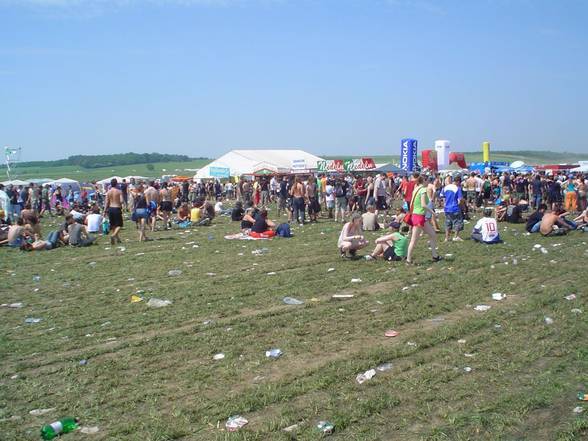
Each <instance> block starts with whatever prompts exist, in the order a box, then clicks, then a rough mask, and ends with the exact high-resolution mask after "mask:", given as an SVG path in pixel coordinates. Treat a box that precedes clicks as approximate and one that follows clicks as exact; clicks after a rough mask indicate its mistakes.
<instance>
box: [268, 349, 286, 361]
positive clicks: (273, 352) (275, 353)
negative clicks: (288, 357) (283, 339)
mask: <svg viewBox="0 0 588 441" xmlns="http://www.w3.org/2000/svg"><path fill="white" fill-rule="evenodd" d="M283 354H284V353H283V352H282V350H281V349H277V348H275V349H270V350H269V351H265V356H266V357H267V358H274V359H276V358H280V357H281V356H282V355H283Z"/></svg>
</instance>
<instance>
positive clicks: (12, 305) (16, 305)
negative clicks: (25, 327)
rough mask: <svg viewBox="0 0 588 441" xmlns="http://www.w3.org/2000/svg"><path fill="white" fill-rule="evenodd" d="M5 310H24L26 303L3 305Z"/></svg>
mask: <svg viewBox="0 0 588 441" xmlns="http://www.w3.org/2000/svg"><path fill="white" fill-rule="evenodd" d="M0 306H2V307H3V308H14V309H19V308H22V307H23V306H24V303H21V302H19V303H3V304H2V305H0Z"/></svg>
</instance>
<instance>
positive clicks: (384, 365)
mask: <svg viewBox="0 0 588 441" xmlns="http://www.w3.org/2000/svg"><path fill="white" fill-rule="evenodd" d="M392 367H393V365H392V363H382V364H380V365H378V366H377V367H376V370H377V371H379V372H386V371H389V370H390V369H392Z"/></svg>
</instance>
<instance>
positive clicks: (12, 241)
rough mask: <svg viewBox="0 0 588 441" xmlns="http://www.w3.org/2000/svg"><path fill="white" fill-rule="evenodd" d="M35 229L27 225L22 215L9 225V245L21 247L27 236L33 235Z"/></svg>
mask: <svg viewBox="0 0 588 441" xmlns="http://www.w3.org/2000/svg"><path fill="white" fill-rule="evenodd" d="M33 235H34V233H33V230H31V228H30V227H29V226H25V224H24V221H23V220H22V218H21V217H18V218H17V219H16V224H13V225H11V226H10V227H8V238H7V239H8V246H10V247H13V248H19V247H20V246H21V245H22V244H24V243H25V241H26V239H27V237H33Z"/></svg>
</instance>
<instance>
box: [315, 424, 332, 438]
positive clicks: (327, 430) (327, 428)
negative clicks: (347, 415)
mask: <svg viewBox="0 0 588 441" xmlns="http://www.w3.org/2000/svg"><path fill="white" fill-rule="evenodd" d="M316 428H317V429H318V430H320V431H321V432H322V433H323V434H325V435H330V434H331V433H333V431H334V430H335V425H334V424H333V423H331V422H330V421H319V422H318V424H317V425H316Z"/></svg>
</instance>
